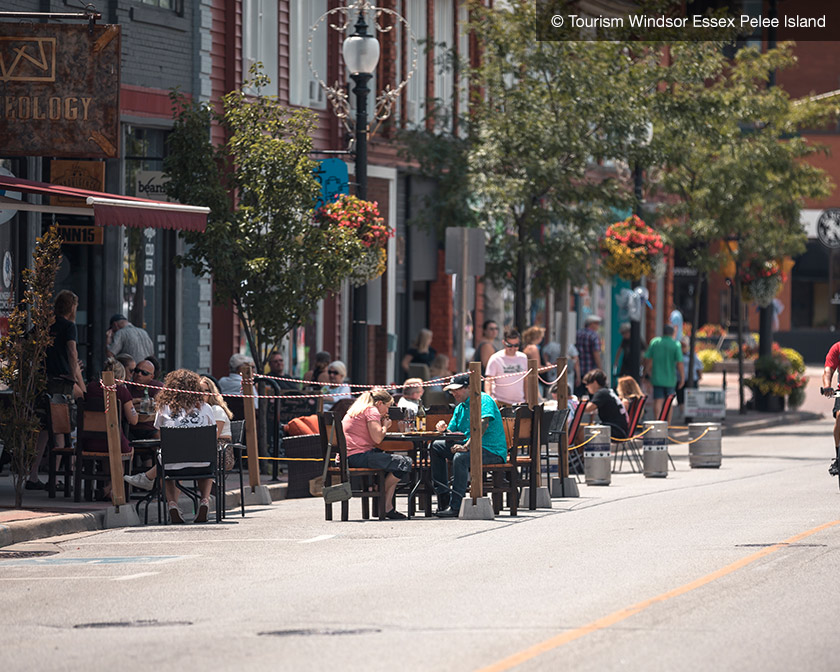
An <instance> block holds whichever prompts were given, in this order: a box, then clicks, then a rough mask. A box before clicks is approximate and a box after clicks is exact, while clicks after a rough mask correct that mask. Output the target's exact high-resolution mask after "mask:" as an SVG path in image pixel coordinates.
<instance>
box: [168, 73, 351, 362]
mask: <svg viewBox="0 0 840 672" xmlns="http://www.w3.org/2000/svg"><path fill="white" fill-rule="evenodd" d="M252 77H253V81H252V82H251V83H250V86H251V88H253V89H256V90H257V91H259V89H260V88H261V87H263V86H265V84H266V83H267V81H268V79H267V78H266V76H265V75H263V74H262V73H261V72H260V68H259V67H255V68H253V69H252ZM171 98H172V101H173V110H174V112H175V126H174V128H173V132H172V133H171V135H170V137H169V156H168V158H167V159H166V160H165V163H164V168H165V170H166V172H167V174H168V175H169V176H170V177H171V181H170V182H169V184H168V186H167V191H168V193H169V195H171V196H172V197H174V198H176V199H177V200H179V201H181V202H183V203H191V204H196V205H206V206H208V207H210V209H211V212H210V215H209V217H208V223H207V229H206V231H204V232H203V233H187V234H186V235H185V237H186V239H187V242H188V243H190V247H189V249H188V250H187V252H186V253H185V254H184V256H183V257H182V258H181V259H180V262H181V263H182V264H184V265H186V266H188V267H189V268H190V269H191V270H192V271H193V272H194V273H195V274H196V275H211V276H212V277H213V281H214V283H215V297H216V299H217V300H218V301H226V300H230V301H231V302H232V304H233V306H234V307H235V309H236V312H237V315H238V316H239V320H240V323H241V325H242V329H243V331H244V333H245V337H246V339H247V341H248V345H249V347H250V350H251V353H252V355H253V357H254V361H255V362H256V365H257V370H258V371H261V370H262V367H263V364H264V362H265V361H266V358H267V356H268V354H269V353H270V352H271V350H272V349H274V348H276V347H277V345H278V344H279V342H280V340H281V339H282V338H283V336H285V335H286V334H287V333H288V332H289V331H290V330H291V329H292V328H294V327H296V326H298V325H300V324H302V323H304V321H305V320H306V319H307V318H308V317H309V316H310V315H311V313H312V312H313V310H314V309H315V308H316V306H317V304H318V301H320V300H321V299H323V298H324V297H325V296H326V295H327V294H328V293H329V292H331V291H336V290H338V289H339V287H340V285H341V282H342V280H344V279H345V278H346V277H348V275H349V274H350V273H351V271H352V269H353V264H354V260H355V259H356V258H357V257H358V255H359V253H360V246H359V241H358V239H356V238H355V237H354V236H353V235H352V233H351V232H350V231H349V230H347V229H343V228H336V227H328V226H323V225H316V224H313V221H312V207H313V205H314V203H315V199H316V198H317V196H318V193H319V185H318V183H317V181H316V180H315V177H314V176H313V168H314V167H315V161H313V160H312V159H311V158H310V154H311V152H312V140H311V138H312V134H313V130H314V123H315V117H314V115H313V114H312V113H311V112H309V111H307V110H291V109H289V108H287V107H284V106H282V105H281V104H280V103H278V102H277V100H276V98H275V97H273V96H262V95H258V96H249V95H247V94H246V93H244V91H242V90H240V91H233V92H231V93H229V94H227V95H226V96H224V97H223V99H222V105H221V111H220V112H216V111H214V110H213V108H211V107H210V106H209V105H206V104H198V103H195V102H191V101H188V100H186V99H185V97H184V96H182V95H180V94H179V93H178V92H173V93H172V94H171ZM214 122H215V123H218V124H219V125H220V126H221V128H222V129H223V130H224V132H225V134H226V138H227V142H226V143H225V144H224V145H221V146H213V144H212V143H211V140H210V126H211V123H214ZM230 194H233V195H234V197H233V199H232V198H231V196H230Z"/></svg>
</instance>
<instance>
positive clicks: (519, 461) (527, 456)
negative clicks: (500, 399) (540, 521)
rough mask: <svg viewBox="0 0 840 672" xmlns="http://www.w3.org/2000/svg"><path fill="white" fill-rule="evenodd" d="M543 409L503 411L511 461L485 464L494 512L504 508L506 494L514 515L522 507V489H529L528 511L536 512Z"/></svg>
mask: <svg viewBox="0 0 840 672" xmlns="http://www.w3.org/2000/svg"><path fill="white" fill-rule="evenodd" d="M541 408H542V407H541V406H537V407H535V408H534V410H531V409H530V408H528V407H527V406H525V405H521V406H514V407H510V408H504V409H502V411H501V413H502V425H503V426H504V428H505V439H506V440H507V444H508V459H507V461H506V462H504V463H502V464H485V465H482V466H483V469H484V475H485V481H487V480H488V479H487V478H486V477H487V476H489V477H490V480H489V482H487V483H486V485H485V492H487V493H488V494H490V495H492V498H493V510H494V511H495V512H496V513H497V514H498V513H499V512H500V511H501V509H502V495H503V494H505V493H507V496H508V507H509V508H510V515H511V516H515V515H516V514H517V509H518V506H519V488H520V487H521V486H522V485H525V484H526V483H527V484H528V485H529V486H530V488H531V490H530V492H531V500H532V501H531V502H530V504H529V508H532V510H533V509H536V508H537V507H536V495H537V490H536V469H537V468H538V464H539V463H538V461H537V459H536V450H537V448H538V447H539V440H540V437H539V414H540V412H541Z"/></svg>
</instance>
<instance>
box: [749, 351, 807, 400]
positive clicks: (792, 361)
mask: <svg viewBox="0 0 840 672" xmlns="http://www.w3.org/2000/svg"><path fill="white" fill-rule="evenodd" d="M804 371H805V365H804V363H803V361H802V356H801V355H800V354H799V353H798V352H796V351H795V350H791V349H790V348H780V347H779V345H778V344H777V343H774V344H773V351H772V352H771V354H769V355H765V356H764V357H759V358H758V359H756V360H755V375H754V376H753V377H752V378H748V379H747V380H745V381H744V383H745V384H746V385H747V387H749V388H750V389H751V390H752V391H753V397H754V399H755V407H756V410H758V411H768V412H771V413H772V412H780V411H783V410H784V408H785V397H787V399H788V406H789V407H790V408H796V407H798V406H799V405H801V404H802V402H803V401H804V400H805V385H806V383H807V382H808V378H807V377H806V376H805V375H804Z"/></svg>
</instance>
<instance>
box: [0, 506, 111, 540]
mask: <svg viewBox="0 0 840 672" xmlns="http://www.w3.org/2000/svg"><path fill="white" fill-rule="evenodd" d="M104 522H105V511H104V510H102V511H96V512H91V513H59V514H56V515H54V516H48V517H44V518H33V519H30V520H17V521H13V522H11V523H6V524H3V525H0V547H3V546H11V545H12V544H18V543H20V542H22V541H32V540H33V539H44V538H45V537H57V536H61V535H65V534H77V533H79V532H93V531H96V530H101V529H102V525H103V524H104Z"/></svg>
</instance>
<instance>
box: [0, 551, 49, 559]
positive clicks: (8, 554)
mask: <svg viewBox="0 0 840 672" xmlns="http://www.w3.org/2000/svg"><path fill="white" fill-rule="evenodd" d="M57 554H58V551H0V560H19V559H21V558H43V557H44V556H45V555H57Z"/></svg>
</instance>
